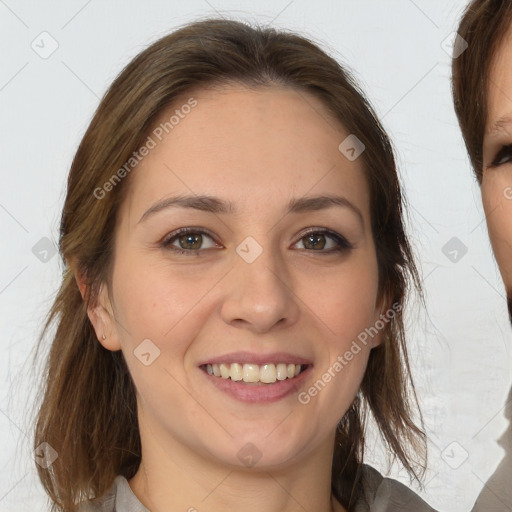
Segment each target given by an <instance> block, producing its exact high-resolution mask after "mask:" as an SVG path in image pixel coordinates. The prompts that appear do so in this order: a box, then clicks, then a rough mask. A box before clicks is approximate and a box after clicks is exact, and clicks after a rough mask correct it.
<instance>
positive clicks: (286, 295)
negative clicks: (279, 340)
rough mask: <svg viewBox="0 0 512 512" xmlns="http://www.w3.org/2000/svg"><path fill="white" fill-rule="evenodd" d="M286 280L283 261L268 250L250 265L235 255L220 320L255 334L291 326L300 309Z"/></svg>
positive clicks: (296, 318) (295, 320)
mask: <svg viewBox="0 0 512 512" xmlns="http://www.w3.org/2000/svg"><path fill="white" fill-rule="evenodd" d="M289 281H290V279H289V278H288V274H287V272H286V269H285V268H284V264H283V262H282V261H280V260H279V258H277V257H276V255H274V254H272V251H271V250H270V249H268V248H267V249H265V250H263V252H262V253H261V254H260V256H258V258H257V259H256V260H255V261H253V262H252V263H248V262H247V261H245V260H244V259H243V258H241V257H239V256H238V255H236V257H235V262H234V268H233V270H232V271H231V272H230V273H229V285H228V290H227V292H226V296H225V299H224V302H223V304H222V308H221V315H222V318H223V320H224V321H225V322H226V323H227V324H230V325H232V326H235V327H243V328H246V329H249V330H251V331H253V332H255V333H263V332H267V331H269V330H271V329H272V328H277V326H279V328H285V327H289V326H291V325H293V324H294V323H295V322H297V320H298V318H299V311H300V310H299V304H298V300H299V299H298V297H297V296H296V295H295V294H294V292H293V290H292V287H291V284H290V283H289Z"/></svg>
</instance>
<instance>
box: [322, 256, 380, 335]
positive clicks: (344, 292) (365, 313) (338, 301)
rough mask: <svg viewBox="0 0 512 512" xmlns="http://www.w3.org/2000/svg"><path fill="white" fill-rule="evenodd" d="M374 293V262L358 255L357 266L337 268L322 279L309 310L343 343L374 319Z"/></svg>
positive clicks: (375, 280) (376, 278)
mask: <svg viewBox="0 0 512 512" xmlns="http://www.w3.org/2000/svg"><path fill="white" fill-rule="evenodd" d="M377 292H378V271H377V262H376V261H375V260H373V259H371V258H368V261H366V262H365V261H363V258H361V260H360V261H358V262H357V265H350V266H347V267H346V268H340V270H339V271H338V272H336V273H331V274H329V275H327V276H326V277H325V278H324V279H322V281H321V290H320V293H318V295H317V298H316V299H312V301H313V304H312V309H314V310H315V312H316V313H317V314H318V316H319V317H320V318H321V319H322V320H324V322H325V323H326V325H327V326H328V327H329V328H330V330H331V331H332V332H333V333H334V335H335V337H336V339H338V340H343V343H346V342H347V341H351V340H352V339H353V338H355V337H357V335H358V334H359V333H360V332H361V331H362V330H364V329H365V328H366V327H368V326H369V325H370V324H373V323H374V322H375V320H376V302H377Z"/></svg>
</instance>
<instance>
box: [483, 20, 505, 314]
mask: <svg viewBox="0 0 512 512" xmlns="http://www.w3.org/2000/svg"><path fill="white" fill-rule="evenodd" d="M511 59H512V30H511V31H510V32H509V34H508V35H507V37H505V39H504V40H503V42H502V43H501V45H500V46H499V48H498V51H497V53H496V55H495V57H494V59H493V62H492V66H491V69H490V74H489V88H488V117H487V123H486V132H485V137H484V145H483V160H484V169H483V178H482V199H483V205H484V210H485V215H486V219H487V225H488V228H489V235H490V239H491V243H492V247H493V250H494V254H495V255H496V260H497V262H498V265H499V267H500V272H501V275H502V277H503V281H504V283H505V287H506V290H507V295H508V297H509V298H512V69H511V67H510V62H511ZM509 300H510V299H509ZM511 305H512V304H511ZM509 309H510V313H511V320H512V309H511V308H510V305H509Z"/></svg>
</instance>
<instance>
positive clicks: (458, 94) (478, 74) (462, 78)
mask: <svg viewBox="0 0 512 512" xmlns="http://www.w3.org/2000/svg"><path fill="white" fill-rule="evenodd" d="M511 24H512V3H511V2H510V1H509V0H473V1H472V2H471V3H470V4H469V5H468V6H467V8H466V10H465V11H464V14H463V16H462V18H461V21H460V24H459V28H458V30H457V33H458V34H459V36H460V37H462V39H464V41H466V43H467V44H468V47H467V48H466V50H464V51H463V52H462V54H461V55H460V56H458V57H456V58H454V59H453V60H452V93H453V100H454V105H455V113H456V114H457V118H458V120H459V125H460V128H461V130H462V136H463V137H464V142H465V143H466V148H467V150H468V153H469V157H470V159H471V164H472V165H473V169H474V171H475V174H476V177H477V179H478V181H479V182H481V181H482V173H483V168H482V166H483V157H482V146H483V141H484V133H485V124H486V122H487V114H488V113H487V97H488V90H489V70H490V67H491V64H492V59H493V57H494V55H495V53H496V51H497V50H498V47H499V45H500V42H501V41H502V40H503V38H504V36H505V35H506V33H507V31H508V29H509V28H510V26H511Z"/></svg>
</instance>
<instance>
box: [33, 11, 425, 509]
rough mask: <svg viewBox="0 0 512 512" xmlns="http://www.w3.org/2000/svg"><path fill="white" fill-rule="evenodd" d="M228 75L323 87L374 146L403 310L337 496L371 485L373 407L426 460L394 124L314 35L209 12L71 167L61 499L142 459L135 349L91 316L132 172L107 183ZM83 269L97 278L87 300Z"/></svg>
mask: <svg viewBox="0 0 512 512" xmlns="http://www.w3.org/2000/svg"><path fill="white" fill-rule="evenodd" d="M228 82H235V83H240V84H243V85H246V86H247V87H260V86H284V87H292V88H294V89H295V90H296V91H298V92H299V93H300V92H307V93H310V94H312V95H314V96H316V97H317V98H319V99H320V100H322V101H323V104H324V105H325V106H326V108H327V109H328V111H329V112H330V113H331V115H332V116H333V118H334V119H336V120H338V121H339V122H340V123H341V124H342V125H343V126H344V127H345V128H346V129H347V130H348V132H349V133H354V134H356V135H357V137H358V138H359V139H360V140H361V141H362V142H363V143H364V145H365V146H366V149H365V151H364V152H363V153H362V155H361V156H360V157H359V158H362V162H363V166H364V169H365V173H366V176H367V180H368V185H369V189H370V197H371V220H372V232H373V236H374V240H375V245H376V253H377V258H378V269H379V293H380V297H381V298H385V300H386V303H387V302H389V304H395V305H396V307H395V308H394V311H395V313H394V317H393V318H392V320H390V321H389V323H387V324H386V326H385V328H384V332H383V337H384V342H383V343H382V344H381V345H380V346H379V347H377V348H375V349H373V350H372V351H371V353H370V357H369V362H368V367H367V370H366V373H365V376H364V379H363V382H362V386H361V391H360V393H359V394H358V397H357V398H356V399H355V401H354V403H353V404H352V406H351V407H350V409H349V410H348V411H347V413H346V414H345V415H344V417H343V418H342V419H341V421H340V423H339V426H338V429H337V434H336V443H335V452H334V460H333V467H332V476H333V486H332V487H333V493H334V495H335V496H336V498H337V499H338V500H339V501H340V502H341V503H342V504H343V505H344V506H345V507H346V508H348V509H351V507H352V506H353V503H354V502H355V500H356V499H357V498H358V497H359V496H360V493H361V487H362V486H361V485H358V484H359V478H360V474H361V464H362V460H363V453H364V437H365V425H366V417H367V410H368V409H369V411H371V413H372V415H373V417H374V418H375V420H376V422H377V425H378V427H379V429H380V432H381V435H382V437H383V439H384V441H385V443H386V444H387V447H388V448H389V451H390V453H391V454H393V456H394V457H397V458H398V459H399V460H400V461H401V462H402V463H403V465H404V466H405V467H406V468H407V469H408V471H409V472H410V473H411V475H414V476H415V477H416V478H417V477H418V475H417V473H416V472H417V466H416V464H417V463H418V464H419V465H420V467H421V466H422V464H423V463H424V456H425V450H426V446H425V435H424V433H423V431H422V430H421V429H420V428H419V427H418V426H417V425H416V424H415V421H414V420H413V418H412V416H413V414H414V413H415V412H416V413H417V414H418V415H419V419H420V420H421V413H420V412H419V408H418V407H417V405H418V404H417V400H416V395H415V392H414V386H413V384H412V380H411V376H410V370H409V364H408V359H407V351H406V346H405V336H404V324H403V318H402V307H403V305H404V301H405V295H406V289H407V288H408V286H409V284H410V283H411V282H412V283H413V284H414V286H415V287H416V288H417V289H418V290H420V285H419V279H418V274H417V270H416V267H415V264H414V260H413V257H412V254H411V249H410V246H409V243H408V240H407V237H406V234H405V232H404V226H403V222H402V212H403V210H402V209H403V198H402V195H401V191H400V185H399V181H398V177H397V172H396V166H395V159H394V154H393V149H392V146H391V144H390V141H389V139H388V137H387V135H386V133H385V132H384V130H383V128H382V127H381V125H380V123H379V121H378V120H377V118H376V116H375V114H374V112H373V110H372V108H371V106H370V105H369V103H368V102H367V100H366V99H365V97H364V95H363V94H362V93H361V92H360V90H359V88H358V87H357V85H356V83H355V82H354V80H353V79H352V78H351V76H350V74H349V73H348V72H347V71H346V70H345V69H343V68H342V67H341V66H340V65H339V64H338V63H337V62H336V61H335V60H334V59H333V58H331V57H329V56H328V55H327V54H326V53H324V52H323V51H322V50H321V49H320V48H319V47H318V46H316V45H315V44H314V43H312V42H311V41H309V40H307V39H305V38H303V37H300V36H298V35H295V34H292V33H287V32H284V31H276V30H275V29H273V28H269V27H265V28H263V27H250V26H248V25H246V24H244V23H242V22H238V21H230V20H220V19H210V20H202V21H196V22H194V23H191V24H189V25H187V26H184V27H182V28H180V29H179V30H177V31H175V32H173V33H171V34H170V35H167V36H166V37H164V38H162V39H160V40H158V41H156V42H155V43H154V44H152V45H151V46H149V47H148V48H147V49H146V50H144V51H143V52H142V53H140V54H139V55H138V56H137V57H136V58H135V59H134V60H133V61H132V62H131V63H130V64H128V66H127V67H126V68H125V69H124V70H123V71H122V72H121V74H120V75H119V76H118V77H117V78H116V80H115V81H114V82H113V84H112V85H111V87H110V88H109V90H108V91H107V93H106V94H105V96H104V98H103V99H102V101H101V103H100V105H99V107H98V109H97V111H96V113H95V115H94V117H93V119H92V121H91V124H90V126H89V127H88V129H87V131H86V133H85V135H84V137H83V139H82V141H81V144H80V146H79V148H78V151H77V153H76V155H75V158H74V160H73V163H72V166H71V170H70V173H69V178H68V186H67V195H66V199H65V204H64V208H63V212H62V219H61V228H60V241H59V249H60V253H61V256H62V259H63V261H64V265H65V268H64V274H63V280H62V284H61V287H60V290H59V292H58V296H57V298H56V300H55V303H54V304H53V307H52V309H51V311H50V312H49V315H48V318H47V321H46V324H45V327H44V331H43V335H42V336H44V333H45V332H46V331H47V330H48V327H49V326H50V324H51V323H52V322H56V333H55V335H54V337H53V342H52V346H51V350H50V354H49V359H48V362H47V367H46V374H45V389H44V396H43V398H42V405H41V408H40V411H39V413H38V418H37V426H36V432H35V445H36V446H38V445H39V444H40V443H41V442H47V443H49V444H50V445H51V446H52V447H53V448H54V449H55V450H57V452H58V454H59V457H58V459H57V460H56V461H55V462H54V463H53V464H52V465H51V466H50V467H49V468H48V469H42V468H41V467H38V468H37V469H38V472H39V476H40V479H41V481H42V483H43V485H44V487H45V489H46V491H47V493H48V494H49V496H50V497H51V500H52V501H53V503H54V505H53V508H52V510H64V511H71V510H75V509H76V506H75V504H76V503H78V502H79V501H82V500H84V499H88V498H91V497H99V496H101V495H102V494H104V493H105V492H106V490H107V489H108V488H109V486H110V485H111V484H112V483H113V480H114V478H115V476H116V475H118V474H121V475H124V476H125V477H126V478H127V479H130V478H131V477H132V476H133V475H134V474H135V472H136V471H137V469H138V466H139V463H140V459H141V445H140V438H139V431H138V423H137V405H136V399H135V391H134V385H133V383H132V379H131V377H130V374H129V372H128V370H127V366H126V363H125V361H124V358H123V354H122V353H121V352H120V351H117V352H110V351H108V350H106V349H105V348H103V347H102V345H101V344H100V343H99V342H98V340H97V339H96V335H95V331H94V329H93V327H92V325H91V323H90V321H89V319H88V316H87V308H88V305H89V306H92V305H94V304H95V301H96V300H97V296H98V289H99V286H100V284H101V283H107V284H109V283H110V280H109V279H110V276H111V271H112V268H111V262H112V254H113V239H114V237H113V232H114V229H115V225H116V216H117V212H118V209H119V205H120V204H121V201H122V200H123V196H124V194H125V193H126V187H127V185H128V182H129V177H127V178H126V179H124V180H122V182H120V183H119V184H117V186H116V187H114V188H113V189H112V190H111V191H110V192H109V193H108V194H106V196H105V197H104V198H103V199H96V197H95V195H94V193H93V192H94V190H95V189H96V188H97V187H101V186H102V185H103V184H104V183H105V182H107V181H108V180H109V178H110V177H111V176H112V174H113V172H115V171H116V170H117V169H119V168H120V167H121V166H122V165H123V164H124V163H125V162H126V161H127V160H128V159H129V158H130V156H131V154H132V152H133V151H134V150H136V149H137V148H139V147H140V146H141V144H142V142H143V141H144V140H145V138H146V137H147V134H148V132H149V130H150V129H151V127H152V124H154V122H155V119H156V118H157V116H158V115H159V113H161V112H162V110H163V109H164V108H167V107H168V106H169V105H170V104H172V103H173V101H175V100H176V98H177V97H178V95H180V96H182V95H183V94H185V93H190V91H191V90H192V89H193V88H195V87H198V88H201V87H206V86H210V85H213V84H223V83H228ZM340 142H341V141H340ZM71 263H73V265H72V267H73V268H72V267H71V266H70V264H71ZM73 269H76V270H77V271H78V272H79V273H80V275H83V276H85V278H86V281H87V293H86V295H85V297H84V300H83V299H82V296H81V294H80V291H79V289H78V287H77V284H76V282H75V278H74V275H73ZM109 286H110V285H109ZM109 290H110V288H109ZM413 456H414V458H413ZM416 458H418V460H416ZM336 482H341V483H342V484H341V483H340V484H337V483H336Z"/></svg>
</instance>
